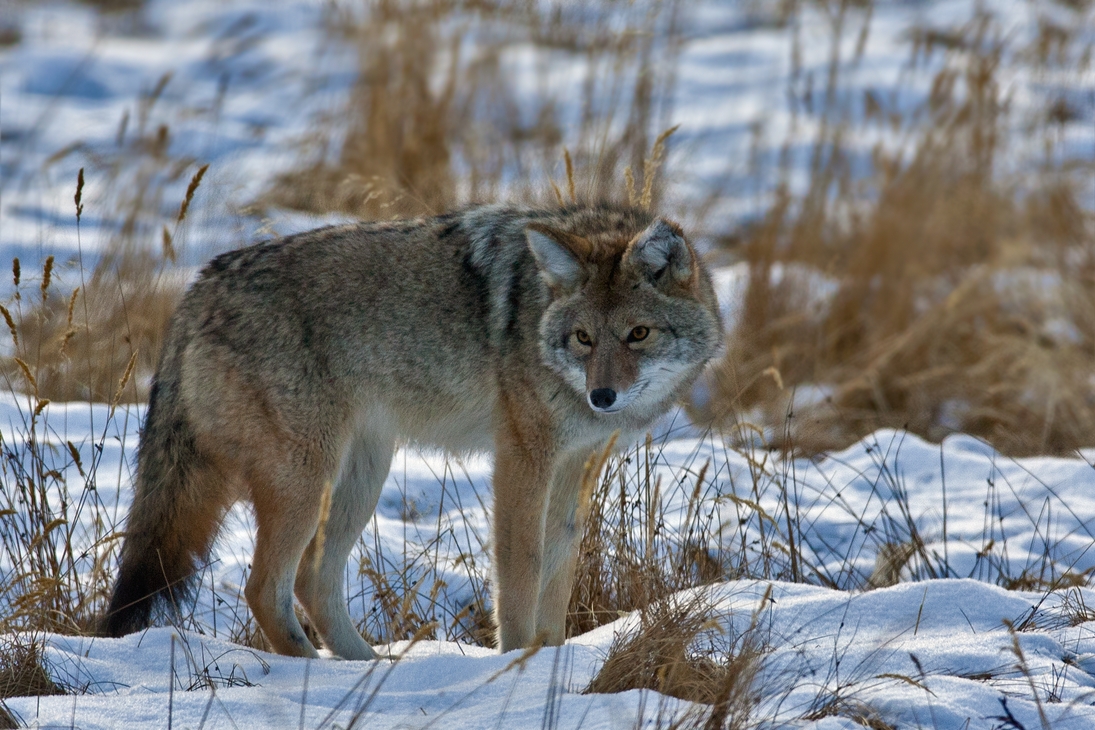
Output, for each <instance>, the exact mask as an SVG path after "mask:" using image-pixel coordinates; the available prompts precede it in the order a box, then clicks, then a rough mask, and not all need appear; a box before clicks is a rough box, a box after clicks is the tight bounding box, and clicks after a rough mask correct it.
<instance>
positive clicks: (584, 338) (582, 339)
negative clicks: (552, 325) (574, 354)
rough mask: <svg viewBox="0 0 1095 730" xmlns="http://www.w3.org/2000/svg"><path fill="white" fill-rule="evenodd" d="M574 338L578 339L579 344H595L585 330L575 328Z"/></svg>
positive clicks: (587, 345) (586, 345)
mask: <svg viewBox="0 0 1095 730" xmlns="http://www.w3.org/2000/svg"><path fill="white" fill-rule="evenodd" d="M574 339H576V340H578V344H579V345H584V346H585V347H589V346H591V345H592V344H593V340H591V339H589V335H588V334H587V333H586V331H585V330H574Z"/></svg>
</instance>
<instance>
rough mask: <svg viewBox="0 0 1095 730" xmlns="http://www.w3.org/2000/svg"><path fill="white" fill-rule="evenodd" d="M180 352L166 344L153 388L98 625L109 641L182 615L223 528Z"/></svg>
mask: <svg viewBox="0 0 1095 730" xmlns="http://www.w3.org/2000/svg"><path fill="white" fill-rule="evenodd" d="M179 354H181V353H179V351H178V350H176V351H175V352H171V344H168V349H167V351H166V352H165V356H164V358H163V361H161V363H160V368H159V372H158V373H157V375H156V381H155V382H154V383H153V386H152V393H151V396H150V398H149V404H148V414H147V417H146V418H145V425H144V431H143V432H142V433H141V444H140V447H139V449H138V452H137V480H136V485H135V490H134V491H135V493H134V496H133V504H132V506H131V507H130V511H129V519H128V521H127V524H126V536H125V542H124V543H123V545H122V550H121V558H120V561H119V567H118V579H117V582H116V583H115V584H114V593H113V595H112V596H111V599H110V607H109V609H107V613H106V615H105V616H103V618H102V621H101V623H100V626H99V628H100V632H101V633H102V634H103V635H106V636H123V635H125V634H129V633H133V632H134V631H139V630H141V629H143V628H146V627H147V626H148V625H149V624H150V623H151V622H152V621H153V619H155V618H157V616H158V615H160V614H162V613H175V612H177V610H178V609H179V608H180V607H181V606H182V605H184V604H185V603H186V602H187V601H188V600H189V598H190V597H191V595H192V594H193V590H194V585H195V582H196V577H197V571H198V569H199V566H200V564H201V562H202V561H204V559H205V558H206V556H207V554H208V552H209V548H210V545H211V543H212V540H213V537H214V535H215V533H216V530H217V527H218V526H219V524H220V517H221V514H222V509H221V505H220V500H218V498H217V496H216V494H215V491H214V492H212V493H211V488H215V486H216V485H214V484H211V483H210V481H211V479H210V477H211V476H212V475H211V474H210V473H209V468H208V466H205V465H204V462H203V459H202V455H201V454H200V453H199V452H198V448H197V443H196V440H195V433H194V429H193V426H192V425H191V423H190V421H189V420H188V418H187V415H186V413H185V409H184V408H183V404H182V402H181V398H180V393H179V374H180V372H179V365H180V363H179V360H180V359H181V358H179V357H178V355H179ZM173 356H174V357H173Z"/></svg>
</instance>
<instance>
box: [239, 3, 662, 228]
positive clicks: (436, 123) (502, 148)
mask: <svg viewBox="0 0 1095 730" xmlns="http://www.w3.org/2000/svg"><path fill="white" fill-rule="evenodd" d="M677 14H678V2H677V0H642V1H640V2H637V3H633V4H631V5H630V6H627V7H624V6H623V5H622V4H620V3H606V4H603V5H597V4H595V5H586V6H581V7H579V6H575V7H568V6H565V5H553V6H551V7H546V6H543V5H541V4H538V3H534V2H529V0H493V1H491V2H482V1H481V0H421V1H419V2H411V3H407V2H398V1H396V0H376V1H374V2H366V3H351V2H343V3H335V4H333V5H332V7H331V10H330V16H329V21H328V24H329V28H330V30H329V35H330V37H331V39H332V41H334V42H335V46H336V47H337V48H339V50H342V51H345V50H347V49H348V50H350V51H351V52H353V53H354V54H356V57H357V65H358V81H357V83H356V85H355V86H354V88H353V91H352V92H351V93H350V94H349V96H348V98H347V99H346V101H345V105H344V106H342V107H340V108H338V109H336V110H335V111H334V112H332V113H330V116H328V117H324V118H323V119H322V120H320V122H319V123H318V124H317V125H316V130H317V131H316V132H315V134H314V135H313V136H310V137H309V138H307V139H304V140H301V142H300V151H299V162H298V164H297V165H296V167H295V169H294V170H292V171H291V172H288V173H285V174H282V175H280V176H278V177H277V179H276V180H275V181H274V184H273V186H272V187H271V188H270V189H269V191H268V192H267V194H266V195H264V196H262V198H261V199H260V200H259V201H257V202H256V206H257V207H260V208H261V207H266V206H280V207H288V208H293V209H298V210H305V211H311V212H327V211H332V210H337V211H342V212H347V213H351V214H354V215H357V216H361V217H365V218H392V217H399V216H410V215H423V214H435V213H440V212H444V211H447V210H451V209H453V208H455V207H458V206H460V205H463V204H467V203H470V202H482V201H488V202H493V201H496V200H498V199H499V198H500V197H502V196H505V197H506V198H508V199H511V200H514V199H525V200H528V201H539V202H541V203H546V202H553V201H552V199H551V198H549V197H547V196H545V195H544V193H545V191H547V190H549V184H550V181H551V179H552V178H553V177H555V174H554V173H555V171H556V170H557V168H558V163H559V158H560V148H561V147H563V146H566V147H567V148H568V149H569V150H571V152H572V153H573V156H571V154H570V153H568V154H567V160H568V162H567V167H568V171H572V174H571V175H569V177H570V179H571V180H574V179H577V180H580V181H582V183H581V184H580V185H579V186H578V188H577V189H576V190H575V189H574V188H571V191H570V192H571V193H572V197H574V196H575V195H576V196H577V197H579V198H581V199H584V200H600V199H604V198H619V197H622V186H621V185H620V181H621V180H622V178H623V175H624V169H625V168H628V167H630V168H631V169H633V170H636V171H638V170H640V169H642V163H643V159H644V156H645V155H646V153H647V150H648V149H650V147H651V140H652V139H653V138H654V136H655V135H656V134H657V133H658V132H660V131H661V130H663V129H665V128H667V127H668V126H669V119H670V115H671V112H672V108H671V94H670V93H669V92H670V91H671V90H672V85H673V79H674V69H675V65H676V64H675V59H676V55H677V53H678V49H679V46H680V43H681V40H682V38H681V36H680V30H679V28H678V25H677ZM469 34H474V38H475V44H474V46H473V47H472V48H470V49H469V47H468V43H467V40H466V39H467V36H468V35H469ZM525 45H531V46H533V47H535V48H537V49H538V50H540V51H543V52H549V53H551V54H552V56H553V62H552V63H559V64H570V63H574V62H580V63H581V64H582V65H583V68H584V71H583V73H584V74H585V77H584V80H583V85H582V95H581V98H580V99H579V100H577V102H575V100H573V99H566V100H565V103H564V100H563V99H562V98H560V96H559V93H560V92H553V91H550V88H551V84H550V81H549V75H550V73H551V71H552V68H551V67H550V65H548V66H544V67H542V68H538V69H537V70H535V71H534V72H533V76H532V78H534V79H536V85H537V86H538V93H537V94H536V95H535V97H534V98H533V99H532V101H531V104H530V100H529V99H528V98H527V89H526V88H523V87H519V86H518V83H519V82H520V83H527V82H528V81H529V79H528V78H523V77H521V76H519V75H515V74H513V73H512V66H513V65H514V64H516V63H520V62H521V61H520V58H521V55H520V54H521V50H522V47H523V46H525ZM568 106H569V107H571V108H573V107H577V108H579V109H580V110H581V111H580V115H579V117H578V118H577V119H576V120H567V119H565V118H564V116H563V115H564V109H565V108H566V107H568ZM530 107H531V108H530ZM572 164H573V168H571V165H572ZM652 172H653V171H651V173H652ZM646 180H649V181H651V182H652V181H653V180H654V176H653V174H650V175H647V176H646ZM660 193H661V190H660V186H659V187H654V188H652V189H651V191H650V195H649V197H650V199H651V200H652V202H654V203H656V202H657V199H658V197H659V196H660Z"/></svg>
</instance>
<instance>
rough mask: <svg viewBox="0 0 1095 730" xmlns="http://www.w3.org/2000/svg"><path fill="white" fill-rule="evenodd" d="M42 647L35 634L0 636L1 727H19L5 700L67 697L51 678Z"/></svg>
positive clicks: (38, 637) (39, 638) (40, 640)
mask: <svg viewBox="0 0 1095 730" xmlns="http://www.w3.org/2000/svg"><path fill="white" fill-rule="evenodd" d="M43 648H44V647H43V643H42V639H41V637H40V636H36V635H34V634H6V635H4V636H3V637H0V728H17V727H20V726H21V724H20V723H19V721H18V720H17V719H16V717H15V716H14V715H13V714H12V713H11V711H9V710H8V708H7V706H6V705H5V704H4V700H6V699H8V698H10V697H40V696H43V695H60V694H66V692H65V690H64V689H63V688H62V687H60V686H58V685H57V683H56V682H54V681H53V679H52V678H51V676H50V670H49V667H48V666H47V664H46V661H45V659H44V657H43V656H42V653H43Z"/></svg>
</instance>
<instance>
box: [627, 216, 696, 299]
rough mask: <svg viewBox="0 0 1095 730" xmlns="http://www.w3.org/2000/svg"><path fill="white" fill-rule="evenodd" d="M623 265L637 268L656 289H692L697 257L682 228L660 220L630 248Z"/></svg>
mask: <svg viewBox="0 0 1095 730" xmlns="http://www.w3.org/2000/svg"><path fill="white" fill-rule="evenodd" d="M624 261H626V262H627V263H628V264H630V265H631V266H635V267H637V268H638V269H639V270H640V271H641V272H643V273H644V274H645V275H646V277H647V278H648V279H649V280H650V281H651V282H652V283H653V284H655V285H656V286H659V287H661V286H666V285H670V286H679V287H684V288H691V285H692V283H693V282H694V279H695V276H696V254H695V252H694V251H693V250H692V246H691V245H689V243H688V241H686V240H685V239H684V233H683V232H681V228H680V226H678V225H677V224H676V223H671V222H669V221H667V220H666V219H665V218H658V219H656V220H655V221H654V222H653V223H651V224H650V225H649V226H648V227H647V229H646V230H645V231H643V232H642V233H640V234H639V235H638V236H636V237H635V240H633V241H632V242H631V243H630V244H628V247H627V252H626V253H625V254H624Z"/></svg>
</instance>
